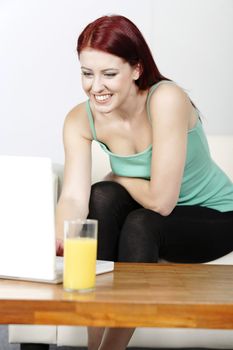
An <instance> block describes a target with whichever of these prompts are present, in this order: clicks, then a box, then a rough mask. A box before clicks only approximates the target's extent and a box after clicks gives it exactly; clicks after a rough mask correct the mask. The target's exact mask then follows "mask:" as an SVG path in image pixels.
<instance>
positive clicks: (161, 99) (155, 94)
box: [148, 80, 191, 109]
mask: <svg viewBox="0 0 233 350" xmlns="http://www.w3.org/2000/svg"><path fill="white" fill-rule="evenodd" d="M148 103H149V105H150V107H151V108H152V109H154V108H156V109H157V108H160V107H163V106H167V107H168V106H171V107H173V108H175V107H176V106H181V105H190V104H191V103H190V98H189V96H188V95H187V93H186V92H185V91H184V89H183V88H181V87H180V86H179V85H177V84H176V83H175V82H173V81H169V80H168V81H166V80H163V81H161V82H159V83H157V84H155V85H153V86H152V87H151V89H150V93H149V101H148Z"/></svg>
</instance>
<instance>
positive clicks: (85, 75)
mask: <svg viewBox="0 0 233 350" xmlns="http://www.w3.org/2000/svg"><path fill="white" fill-rule="evenodd" d="M82 75H84V77H87V78H89V77H92V75H93V74H92V73H89V72H82Z"/></svg>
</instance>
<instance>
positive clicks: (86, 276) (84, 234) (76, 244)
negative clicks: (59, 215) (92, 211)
mask: <svg viewBox="0 0 233 350" xmlns="http://www.w3.org/2000/svg"><path fill="white" fill-rule="evenodd" d="M97 230H98V221H97V220H91V219H85V220H83V219H77V220H65V222H64V272H63V287H64V289H65V290H66V291H78V292H90V291H92V290H94V288H95V276H96V254H97Z"/></svg>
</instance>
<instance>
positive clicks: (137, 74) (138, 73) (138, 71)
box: [133, 63, 143, 80]
mask: <svg viewBox="0 0 233 350" xmlns="http://www.w3.org/2000/svg"><path fill="white" fill-rule="evenodd" d="M142 71H143V69H142V65H141V63H137V64H136V65H135V67H134V74H133V80H138V79H139V78H140V76H141V74H142Z"/></svg>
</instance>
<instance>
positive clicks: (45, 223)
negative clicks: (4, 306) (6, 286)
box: [0, 155, 114, 283]
mask: <svg viewBox="0 0 233 350" xmlns="http://www.w3.org/2000/svg"><path fill="white" fill-rule="evenodd" d="M57 184H58V179H57V177H55V176H54V174H53V170H52V162H51V160H50V159H49V158H45V157H24V156H5V155H0V247H1V253H0V278H4V279H6V278H9V279H18V280H28V281H38V282H47V283H60V282H62V272H63V258H62V257H56V239H55V200H56V193H57ZM113 269H114V263H113V262H112V261H103V260H102V261H100V260H97V263H96V274H100V273H104V272H109V271H112V270H113Z"/></svg>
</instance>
